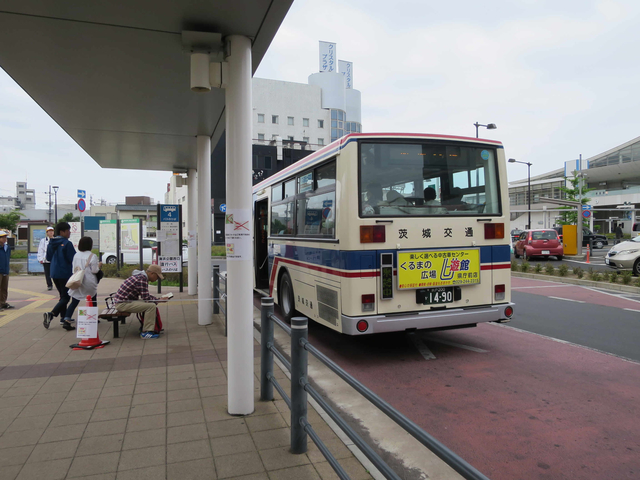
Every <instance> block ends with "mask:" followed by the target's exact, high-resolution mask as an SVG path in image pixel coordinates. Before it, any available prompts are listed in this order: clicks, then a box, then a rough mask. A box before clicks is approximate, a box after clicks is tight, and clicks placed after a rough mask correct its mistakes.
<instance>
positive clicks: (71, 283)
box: [65, 253, 93, 290]
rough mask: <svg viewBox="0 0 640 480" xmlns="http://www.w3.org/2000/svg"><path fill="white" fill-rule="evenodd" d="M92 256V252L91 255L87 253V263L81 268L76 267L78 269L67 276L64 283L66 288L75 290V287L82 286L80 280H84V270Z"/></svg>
mask: <svg viewBox="0 0 640 480" xmlns="http://www.w3.org/2000/svg"><path fill="white" fill-rule="evenodd" d="M92 256H93V253H92V254H91V255H89V258H87V264H86V265H85V266H84V268H83V269H80V268H79V267H78V269H77V270H76V271H75V272H74V273H73V275H71V277H69V280H68V281H67V284H66V285H65V286H66V287H67V288H70V289H72V290H75V289H78V288H80V287H81V286H82V281H83V280H84V271H85V270H86V269H87V267H88V266H89V262H90V261H91V257H92Z"/></svg>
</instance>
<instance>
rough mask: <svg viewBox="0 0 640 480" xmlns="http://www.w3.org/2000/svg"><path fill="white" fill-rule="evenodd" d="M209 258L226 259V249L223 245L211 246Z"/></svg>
mask: <svg viewBox="0 0 640 480" xmlns="http://www.w3.org/2000/svg"><path fill="white" fill-rule="evenodd" d="M211 256H212V257H226V256H227V247H225V246H224V245H212V246H211Z"/></svg>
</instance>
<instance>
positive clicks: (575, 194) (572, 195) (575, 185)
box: [560, 170, 594, 226]
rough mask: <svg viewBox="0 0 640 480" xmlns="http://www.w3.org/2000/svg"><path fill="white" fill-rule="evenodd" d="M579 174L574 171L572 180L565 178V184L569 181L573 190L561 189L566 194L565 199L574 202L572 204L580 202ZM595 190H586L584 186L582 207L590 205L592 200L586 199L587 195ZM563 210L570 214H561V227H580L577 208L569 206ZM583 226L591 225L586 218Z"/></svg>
mask: <svg viewBox="0 0 640 480" xmlns="http://www.w3.org/2000/svg"><path fill="white" fill-rule="evenodd" d="M577 174H578V172H577V170H574V171H573V178H571V179H567V177H565V178H564V179H565V182H566V181H567V180H568V181H569V183H570V184H571V188H569V187H560V190H562V191H563V192H564V194H565V199H566V200H569V201H572V202H578V201H580V200H579V197H580V181H581V179H580V177H577V176H576V175H577ZM592 190H594V189H593V188H586V187H585V186H584V185H583V186H582V205H586V204H588V203H589V200H591V198H589V197H585V194H586V193H588V192H590V191H592ZM560 209H561V210H569V211H568V212H563V213H561V214H560V217H561V219H560V225H578V212H576V209H575V207H569V206H565V207H560ZM582 224H583V226H588V225H589V223H588V221H587V219H586V218H584V217H583V218H582Z"/></svg>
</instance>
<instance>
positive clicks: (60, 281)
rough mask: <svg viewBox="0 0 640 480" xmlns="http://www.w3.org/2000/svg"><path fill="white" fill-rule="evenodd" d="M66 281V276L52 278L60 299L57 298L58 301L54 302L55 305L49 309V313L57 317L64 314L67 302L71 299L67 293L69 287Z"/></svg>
mask: <svg viewBox="0 0 640 480" xmlns="http://www.w3.org/2000/svg"><path fill="white" fill-rule="evenodd" d="M68 281H69V279H68V278H54V279H53V283H54V284H55V286H56V288H57V289H58V293H59V294H60V300H58V303H56V306H55V307H53V310H51V313H53V316H54V317H57V316H58V315H64V313H65V312H66V310H67V304H68V303H69V300H70V299H71V297H69V293H68V292H69V288H68V287H67V282H68ZM63 318H64V317H63Z"/></svg>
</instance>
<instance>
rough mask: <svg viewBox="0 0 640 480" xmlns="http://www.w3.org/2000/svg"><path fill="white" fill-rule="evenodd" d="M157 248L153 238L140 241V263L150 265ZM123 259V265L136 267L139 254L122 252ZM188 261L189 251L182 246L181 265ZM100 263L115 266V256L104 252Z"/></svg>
mask: <svg viewBox="0 0 640 480" xmlns="http://www.w3.org/2000/svg"><path fill="white" fill-rule="evenodd" d="M157 246H158V241H157V240H156V239H155V238H144V239H142V263H144V264H148V265H150V264H151V260H152V254H153V249H154V248H155V247H157ZM122 254H123V257H124V263H125V264H129V265H136V264H139V263H140V254H139V253H127V252H122ZM188 259H189V249H188V248H187V246H186V245H183V246H182V263H183V264H186V263H187V262H188ZM102 261H103V262H104V263H106V264H109V265H115V263H116V254H115V252H105V253H103V254H102Z"/></svg>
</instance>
